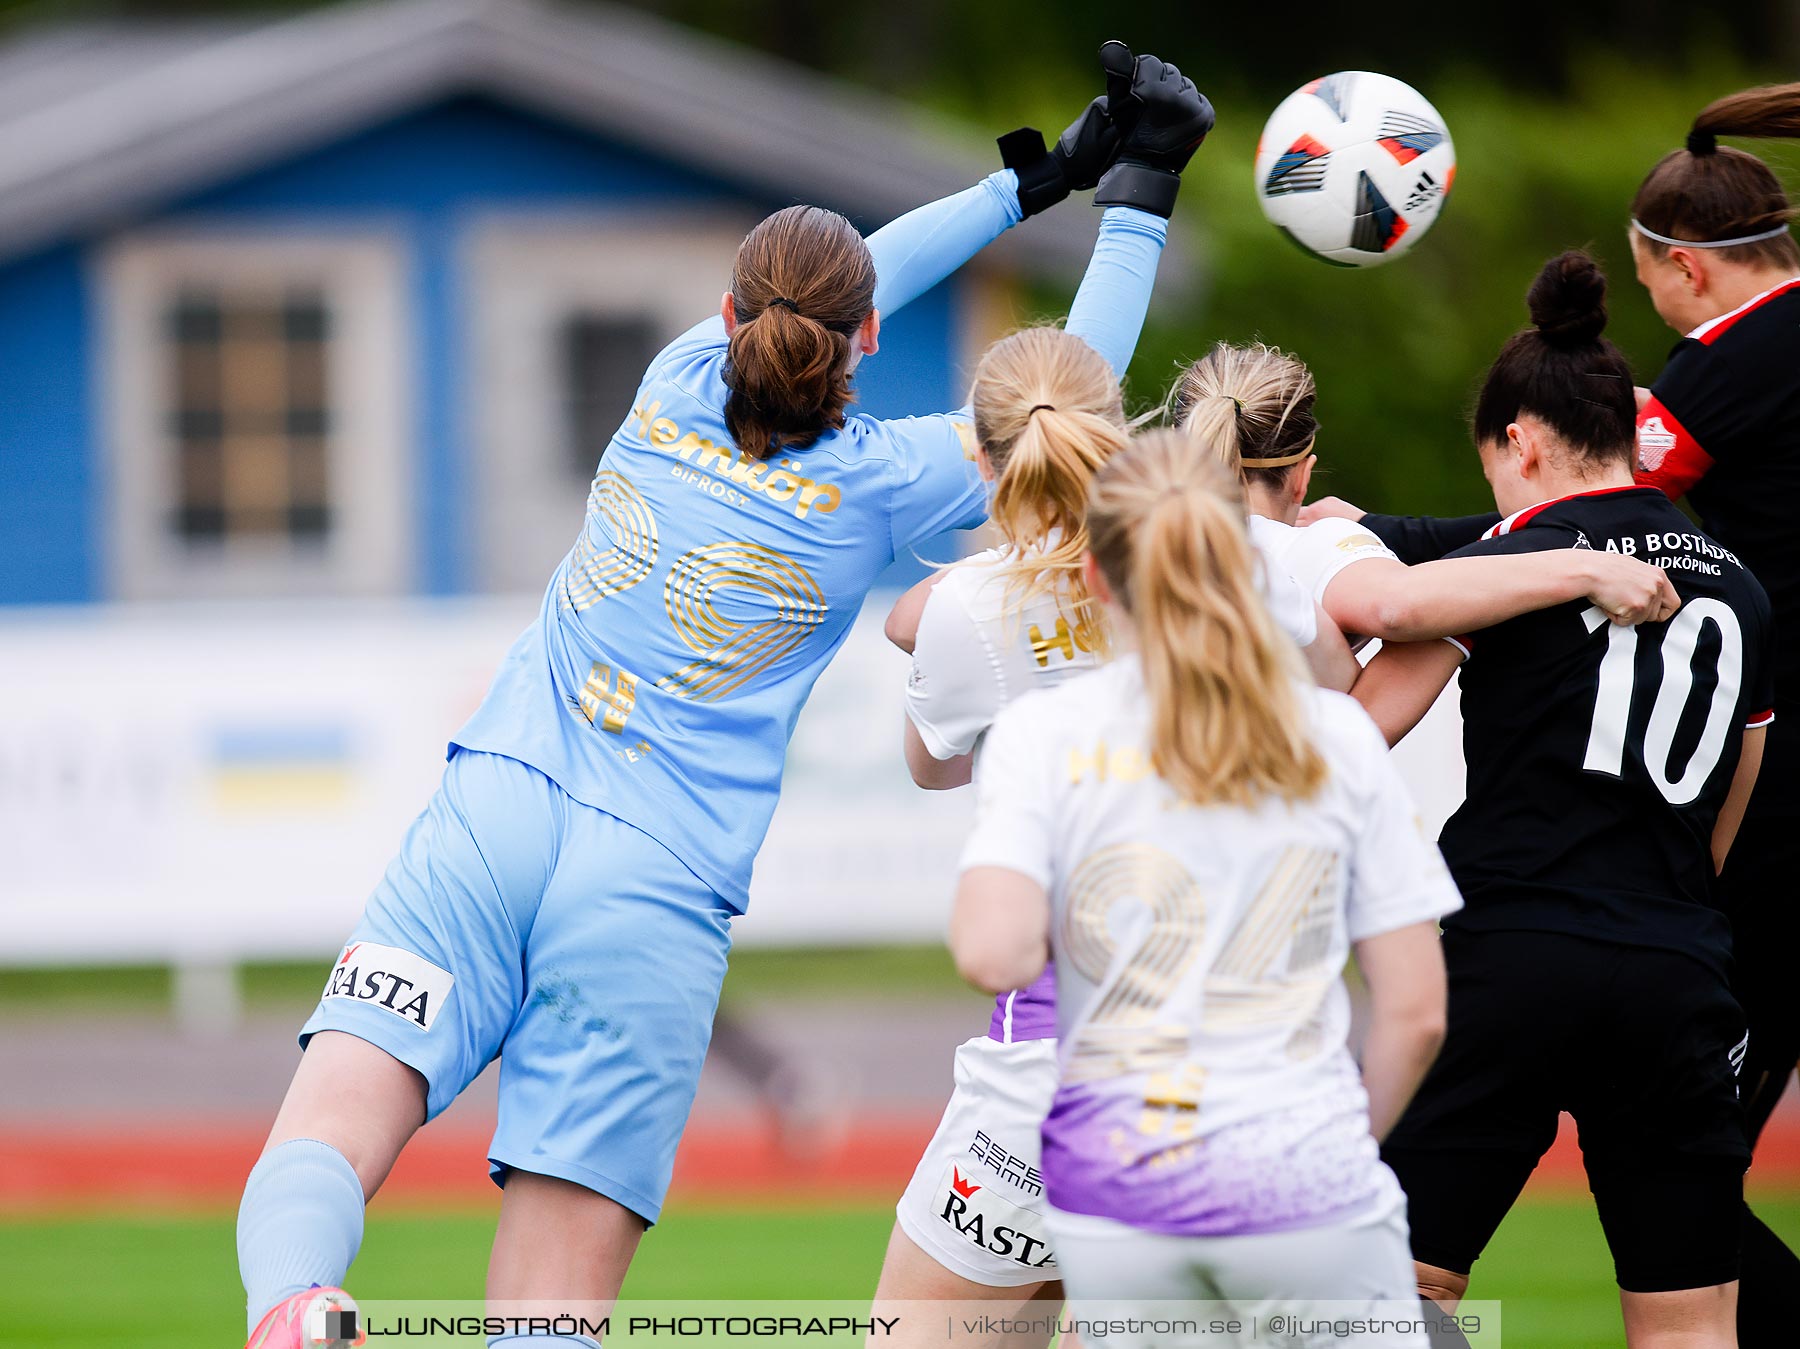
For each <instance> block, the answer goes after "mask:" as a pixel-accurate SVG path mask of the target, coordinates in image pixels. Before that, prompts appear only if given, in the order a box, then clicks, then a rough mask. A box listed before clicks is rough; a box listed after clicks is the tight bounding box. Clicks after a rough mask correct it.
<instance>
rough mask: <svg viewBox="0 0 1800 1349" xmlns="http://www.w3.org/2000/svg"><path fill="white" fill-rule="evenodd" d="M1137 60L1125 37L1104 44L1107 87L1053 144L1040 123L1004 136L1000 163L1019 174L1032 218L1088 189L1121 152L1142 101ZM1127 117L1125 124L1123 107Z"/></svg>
mask: <svg viewBox="0 0 1800 1349" xmlns="http://www.w3.org/2000/svg"><path fill="white" fill-rule="evenodd" d="M1133 65H1134V62H1133V59H1132V55H1131V52H1130V50H1129V49H1128V48H1127V47H1126V46H1125V44H1124V43H1123V42H1119V41H1116V40H1115V41H1112V42H1108V43H1107V44H1106V45H1105V46H1103V47H1101V48H1100V66H1101V69H1103V70H1104V71H1105V72H1106V89H1107V92H1106V93H1105V94H1103V95H1101V96H1100V97H1099V98H1096V99H1095V100H1094V101H1093V102H1092V103H1090V104H1088V105H1087V107H1086V108H1084V109H1083V110H1082V113H1081V116H1079V117H1077V118H1076V119H1075V120H1074V121H1073V122H1071V123H1069V127H1068V130H1066V131H1064V132H1063V133H1062V135H1061V136H1059V137H1058V138H1057V141H1056V144H1055V146H1054V147H1052V148H1050V149H1045V148H1044V135H1043V133H1042V132H1041V131H1039V130H1038V129H1037V128H1036V127H1029V126H1022V127H1020V128H1019V129H1018V130H1017V131H1009V132H1007V133H1006V134H1005V135H1004V136H1002V137H1000V139H999V142H998V144H999V146H1000V162H1001V163H1002V164H1004V165H1005V166H1006V167H1007V168H1009V169H1011V170H1012V171H1013V172H1014V173H1016V174H1017V175H1018V177H1019V209H1020V210H1022V211H1023V212H1024V213H1025V215H1026V216H1027V217H1029V216H1034V215H1036V214H1037V213H1038V212H1039V211H1045V210H1048V209H1049V208H1050V207H1052V206H1054V205H1056V203H1057V202H1059V201H1061V200H1062V199H1063V198H1064V197H1066V196H1068V195H1069V193H1071V192H1085V191H1087V190H1088V189H1089V188H1091V187H1094V186H1096V185H1097V184H1098V183H1099V181H1100V179H1101V176H1102V175H1103V174H1104V173H1105V172H1106V171H1107V169H1109V168H1111V167H1112V164H1113V161H1114V160H1115V159H1117V158H1118V157H1119V147H1120V144H1121V143H1122V140H1123V137H1124V133H1125V132H1126V131H1127V130H1129V129H1130V126H1131V120H1130V119H1131V118H1132V117H1135V115H1136V113H1137V110H1138V107H1139V106H1140V105H1139V103H1138V102H1137V100H1136V99H1134V98H1132V97H1131V75H1132V70H1133ZM1121 108H1123V109H1124V110H1125V111H1126V112H1127V120H1126V121H1125V123H1124V124H1123V125H1121V123H1120V121H1119V117H1118V112H1119V111H1120V110H1121Z"/></svg>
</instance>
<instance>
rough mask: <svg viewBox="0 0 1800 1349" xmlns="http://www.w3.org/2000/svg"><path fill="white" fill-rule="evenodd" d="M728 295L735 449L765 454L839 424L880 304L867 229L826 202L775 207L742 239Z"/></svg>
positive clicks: (728, 414) (729, 405) (728, 407)
mask: <svg viewBox="0 0 1800 1349" xmlns="http://www.w3.org/2000/svg"><path fill="white" fill-rule="evenodd" d="M731 295H732V304H733V306H734V308H735V309H736V311H737V327H736V329H735V330H734V331H733V332H732V334H731V345H730V348H729V349H728V351H727V353H726V359H725V385H726V387H727V388H728V389H730V390H731V396H730V397H729V398H727V399H726V400H725V426H726V429H727V430H729V431H730V432H731V435H732V439H734V440H735V441H737V446H738V451H739V452H740V453H741V454H744V455H746V456H748V457H749V458H752V459H762V458H764V457H766V456H767V455H768V454H769V453H770V452H771V451H773V450H776V449H784V448H787V447H789V446H793V447H797V448H804V447H805V446H808V445H810V444H812V443H813V441H815V440H817V439H818V438H819V436H820V435H821V434H823V433H824V432H825V431H828V430H835V429H836V428H838V427H840V426H842V425H843V424H844V409H845V407H847V406H848V405H849V403H850V400H851V399H852V398H853V397H854V396H855V395H854V393H853V391H852V390H851V387H850V339H851V338H852V337H853V336H854V335H855V333H856V329H857V327H858V325H860V324H861V323H862V321H863V320H864V319H866V318H867V317H868V316H869V312H870V310H872V309H873V308H874V307H875V261H874V259H873V258H871V257H870V256H869V249H868V245H866V244H865V243H864V242H863V240H862V236H861V235H860V234H858V233H857V232H856V230H855V229H854V228H853V227H852V226H851V224H850V222H849V221H848V220H846V219H844V217H843V216H841V215H838V214H837V213H836V212H835V211H827V210H825V209H824V208H823V207H820V206H790V207H788V208H787V209H786V210H782V211H777V212H775V214H774V215H772V216H770V217H769V218H768V219H767V220H764V221H763V222H762V223H761V224H760V225H758V226H757V227H756V228H755V229H753V230H751V231H750V233H749V235H748V237H746V238H745V240H744V242H743V243H741V244H740V245H738V252H737V263H736V265H735V266H733V268H732V272H731Z"/></svg>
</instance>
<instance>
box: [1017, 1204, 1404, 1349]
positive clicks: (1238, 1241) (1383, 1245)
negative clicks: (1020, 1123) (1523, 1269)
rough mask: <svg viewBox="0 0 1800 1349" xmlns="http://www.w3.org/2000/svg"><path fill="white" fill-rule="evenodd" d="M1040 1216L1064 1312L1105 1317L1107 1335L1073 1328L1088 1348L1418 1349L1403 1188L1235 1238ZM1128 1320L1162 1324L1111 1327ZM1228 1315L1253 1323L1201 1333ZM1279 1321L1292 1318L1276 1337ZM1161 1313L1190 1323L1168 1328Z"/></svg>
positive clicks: (1051, 1213) (1055, 1213)
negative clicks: (1064, 1296)
mask: <svg viewBox="0 0 1800 1349" xmlns="http://www.w3.org/2000/svg"><path fill="white" fill-rule="evenodd" d="M1046 1216H1047V1217H1048V1219H1049V1223H1050V1232H1051V1235H1052V1237H1053V1238H1054V1240H1055V1242H1056V1249H1057V1252H1058V1254H1059V1255H1060V1257H1061V1259H1062V1262H1063V1286H1064V1288H1065V1289H1066V1290H1067V1292H1068V1296H1069V1306H1068V1309H1067V1310H1066V1311H1065V1312H1064V1316H1065V1318H1081V1317H1082V1316H1083V1315H1084V1311H1083V1308H1084V1306H1087V1307H1090V1308H1091V1311H1090V1312H1089V1313H1087V1314H1089V1315H1092V1316H1094V1317H1096V1318H1105V1319H1107V1320H1109V1321H1112V1322H1113V1325H1112V1326H1111V1327H1109V1333H1106V1334H1101V1333H1098V1332H1097V1331H1095V1330H1090V1329H1087V1328H1084V1329H1083V1330H1082V1332H1081V1338H1082V1342H1083V1343H1084V1344H1088V1345H1091V1346H1094V1347H1095V1349H1150V1347H1151V1346H1155V1349H1188V1347H1189V1346H1199V1345H1205V1346H1208V1347H1209V1349H1211V1346H1224V1345H1233V1346H1239V1345H1241V1346H1244V1349H1251V1346H1255V1347H1256V1349H1272V1346H1282V1347H1283V1349H1288V1347H1289V1346H1291V1349H1324V1346H1327V1345H1329V1346H1332V1349H1340V1347H1342V1346H1355V1349H1428V1345H1429V1340H1428V1338H1427V1336H1426V1334H1425V1331H1424V1329H1423V1327H1422V1326H1420V1325H1418V1324H1417V1318H1418V1317H1419V1316H1420V1315H1421V1304H1420V1301H1419V1290H1418V1283H1417V1281H1416V1279H1415V1277H1414V1274H1413V1261H1412V1251H1411V1249H1410V1243H1409V1242H1408V1240H1407V1231H1406V1199H1405V1197H1404V1196H1403V1195H1398V1194H1397V1193H1396V1194H1394V1195H1391V1196H1388V1195H1384V1197H1383V1199H1382V1201H1381V1202H1380V1203H1379V1204H1378V1205H1376V1206H1374V1207H1373V1208H1371V1209H1370V1211H1369V1212H1368V1213H1367V1214H1365V1215H1363V1216H1361V1217H1357V1218H1351V1219H1347V1220H1343V1221H1339V1222H1335V1223H1331V1224H1328V1225H1326V1226H1322V1227H1311V1228H1305V1229H1302V1230H1297V1231H1291V1232H1266V1233H1258V1234H1255V1235H1250V1236H1236V1237H1178V1236H1167V1235H1164V1234H1163V1233H1160V1232H1145V1231H1143V1230H1141V1229H1139V1228H1136V1227H1131V1226H1128V1225H1127V1224H1125V1223H1121V1222H1114V1221H1113V1220H1112V1219H1110V1218H1097V1217H1092V1216H1090V1215H1087V1214H1082V1213H1064V1212H1062V1211H1061V1210H1059V1209H1049V1210H1047V1213H1046ZM1182 1303H1186V1304H1189V1305H1187V1306H1185V1307H1183V1306H1181V1305H1179V1304H1182ZM1193 1304H1199V1305H1193ZM1132 1316H1138V1317H1141V1318H1142V1319H1144V1320H1145V1321H1147V1322H1152V1323H1154V1322H1156V1321H1157V1320H1159V1319H1161V1320H1162V1321H1163V1322H1165V1324H1162V1325H1146V1326H1145V1327H1143V1328H1142V1331H1141V1332H1140V1333H1129V1332H1126V1333H1111V1331H1113V1330H1116V1329H1117V1328H1118V1327H1117V1322H1118V1320H1119V1319H1124V1318H1129V1317H1132ZM1233 1317H1235V1318H1237V1319H1239V1320H1241V1321H1243V1322H1245V1323H1246V1324H1247V1323H1249V1321H1250V1320H1251V1318H1255V1322H1256V1331H1255V1333H1254V1335H1252V1334H1251V1333H1250V1332H1249V1331H1248V1330H1246V1331H1244V1332H1243V1333H1240V1334H1230V1333H1226V1334H1217V1333H1212V1329H1211V1326H1210V1325H1209V1324H1208V1323H1209V1322H1210V1321H1212V1320H1223V1319H1229V1318H1233ZM1284 1317H1288V1318H1297V1319H1298V1320H1299V1321H1300V1322H1301V1325H1300V1326H1299V1327H1294V1326H1293V1325H1292V1323H1291V1322H1290V1324H1289V1329H1288V1331H1287V1332H1285V1333H1284V1332H1283V1330H1282V1326H1281V1318H1284ZM1357 1317H1362V1318H1364V1319H1365V1320H1366V1321H1367V1322H1368V1323H1369V1324H1368V1326H1367V1327H1366V1328H1364V1329H1361V1330H1358V1331H1353V1332H1351V1333H1348V1334H1345V1333H1343V1330H1342V1326H1341V1324H1340V1326H1339V1327H1336V1328H1333V1327H1331V1326H1330V1325H1329V1324H1328V1323H1329V1322H1330V1321H1331V1320H1333V1319H1335V1318H1357ZM1170 1318H1182V1319H1192V1320H1195V1321H1198V1322H1199V1323H1200V1326H1199V1328H1198V1330H1197V1331H1191V1332H1190V1331H1186V1330H1183V1331H1179V1332H1175V1333H1171V1331H1170V1329H1169V1327H1168V1325H1167V1324H1166V1322H1167V1321H1168V1320H1169V1319H1170ZM1296 1331H1298V1332H1299V1333H1296Z"/></svg>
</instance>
